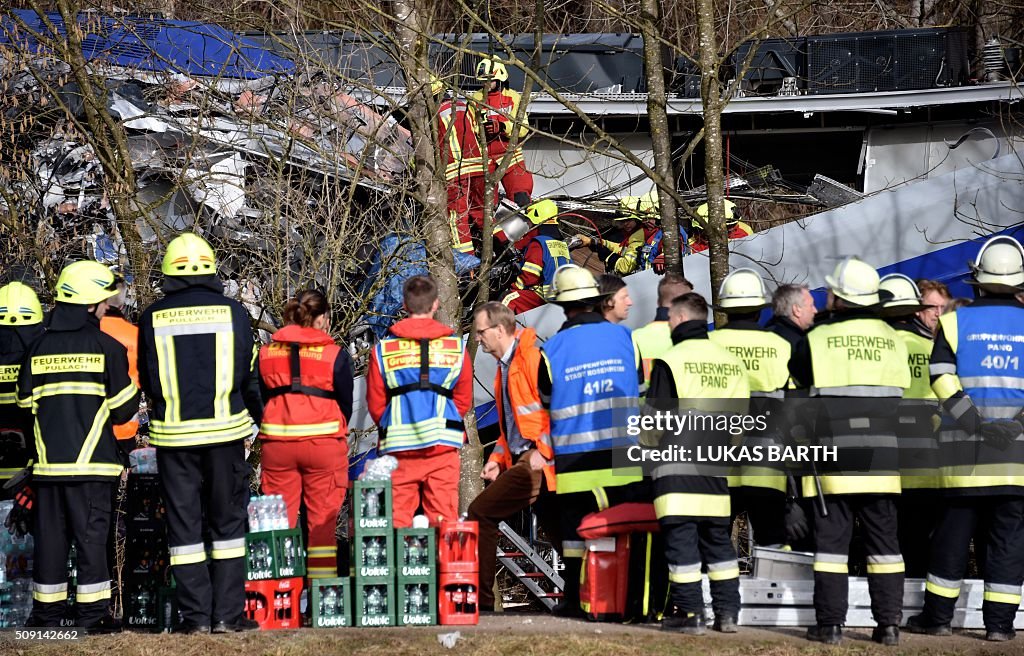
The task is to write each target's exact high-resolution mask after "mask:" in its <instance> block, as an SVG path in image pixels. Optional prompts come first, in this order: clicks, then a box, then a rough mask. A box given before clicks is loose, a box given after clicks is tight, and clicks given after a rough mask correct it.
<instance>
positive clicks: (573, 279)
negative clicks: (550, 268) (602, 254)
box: [554, 264, 606, 303]
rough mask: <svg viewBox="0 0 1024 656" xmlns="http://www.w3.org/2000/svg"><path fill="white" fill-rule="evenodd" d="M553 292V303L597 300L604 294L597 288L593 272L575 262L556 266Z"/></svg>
mask: <svg viewBox="0 0 1024 656" xmlns="http://www.w3.org/2000/svg"><path fill="white" fill-rule="evenodd" d="M554 292H555V300H554V302H555V303H573V302H579V301H594V302H597V300H598V299H599V298H601V297H602V296H606V294H602V293H601V291H600V290H599V289H598V287H597V280H595V279H594V274H592V273H590V271H589V270H587V269H584V268H583V267H580V266H577V265H575V264H563V265H562V266H560V267H558V269H557V270H556V271H555V280H554Z"/></svg>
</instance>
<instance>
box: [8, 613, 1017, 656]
mask: <svg viewBox="0 0 1024 656" xmlns="http://www.w3.org/2000/svg"><path fill="white" fill-rule="evenodd" d="M456 630H457V631H459V632H460V633H461V638H460V639H459V640H458V641H457V643H456V645H455V647H454V648H452V649H450V650H449V649H445V648H444V647H442V646H441V644H440V642H439V641H438V639H437V636H438V635H439V634H443V633H449V632H452V631H456ZM869 636H870V632H869V631H863V630H857V631H849V632H848V633H847V637H846V639H845V641H844V644H843V645H841V646H839V647H825V646H822V645H815V644H813V643H809V642H807V641H805V640H804V639H803V631H802V630H798V629H771V630H766V629H741V630H740V632H739V633H737V634H734V635H722V634H714V633H711V632H709V633H708V635H706V636H704V637H700V638H693V637H684V636H680V635H675V634H666V633H663V632H661V631H659V630H658V629H657V627H656V626H622V625H615V624H592V623H586V622H581V621H570V620H561V619H556V618H552V617H550V616H541V615H531V616H525V615H523V614H520V613H506V614H503V615H498V616H489V617H484V618H482V621H481V623H480V625H479V626H475V627H430V628H400V629H331V630H313V629H304V630H302V631H273V632H261V633H250V634H240V635H230V636H175V635H168V634H162V635H153V634H142V633H124V634H121V635H117V636H97V637H91V638H84V639H82V640H80V641H77V642H51V643H42V642H24V641H23V642H15V641H14V640H13V635H12V634H11V633H9V632H5V633H2V634H0V654H2V655H3V656H36V655H39V656H101V655H102V656H211V655H217V656H220V655H224V656H330V655H333V654H358V655H360V656H378V655H379V656H406V655H409V656H423V655H424V654H438V653H444V654H452V655H453V656H455V655H461V654H465V655H469V654H472V655H473V656H492V655H504V654H509V655H515V656H562V655H564V654H569V655H571V656H619V655H622V656H632V655H636V656H660V655H665V656H674V655H677V654H678V655H680V656H703V655H704V654H708V655H710V654H716V655H719V654H720V655H723V656H804V655H812V654H829V655H851V656H861V655H875V654H877V655H879V656H881V655H882V654H885V655H887V656H897V655H904V654H906V655H914V656H926V655H927V656H960V655H964V656H966V655H968V654H1024V636H1022V637H1021V638H1020V639H1019V640H1018V641H1015V642H1009V643H1001V644H993V643H986V642H984V641H983V640H982V639H981V633H980V632H967V633H962V634H957V635H954V636H953V637H951V638H933V637H925V636H914V635H904V636H903V641H902V644H901V645H900V646H899V647H894V648H893V647H881V646H879V645H876V644H874V643H872V642H871V641H870V639H869Z"/></svg>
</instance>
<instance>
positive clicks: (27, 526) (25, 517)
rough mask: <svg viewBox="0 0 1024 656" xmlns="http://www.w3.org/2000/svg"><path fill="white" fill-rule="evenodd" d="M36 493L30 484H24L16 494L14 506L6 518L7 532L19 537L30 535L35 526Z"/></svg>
mask: <svg viewBox="0 0 1024 656" xmlns="http://www.w3.org/2000/svg"><path fill="white" fill-rule="evenodd" d="M35 502H36V495H35V493H34V492H33V491H32V488H31V487H29V486H28V485H24V486H22V488H21V489H20V490H18V493H17V494H15V495H14V507H13V508H11V512H10V513H8V515H7V519H5V520H4V527H5V528H6V529H7V532H8V533H10V534H11V535H13V536H14V537H17V538H23V537H25V536H26V535H30V534H31V533H32V530H33V528H34V523H35V522H34V517H35V511H34V507H35Z"/></svg>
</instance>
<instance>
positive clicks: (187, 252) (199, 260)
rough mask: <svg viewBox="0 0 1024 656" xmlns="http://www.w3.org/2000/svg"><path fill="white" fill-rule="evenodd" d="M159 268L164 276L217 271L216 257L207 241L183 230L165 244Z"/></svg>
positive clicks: (203, 273) (197, 274)
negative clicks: (165, 247)
mask: <svg viewBox="0 0 1024 656" xmlns="http://www.w3.org/2000/svg"><path fill="white" fill-rule="evenodd" d="M160 270H161V271H162V272H163V274H164V275H165V276H205V275H209V274H213V273H216V272H217V258H216V256H215V255H214V254H213V248H212V247H211V246H210V244H209V242H207V241H206V240H205V239H203V238H202V237H200V236H199V235H197V234H195V233H194V232H183V233H182V234H180V235H178V236H177V237H175V238H174V239H172V240H171V243H169V244H167V252H166V253H164V261H163V264H162V265H161V266H160Z"/></svg>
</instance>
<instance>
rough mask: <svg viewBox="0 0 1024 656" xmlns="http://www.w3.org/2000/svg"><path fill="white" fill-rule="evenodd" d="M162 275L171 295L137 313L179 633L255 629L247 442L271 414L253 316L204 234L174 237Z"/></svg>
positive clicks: (141, 366) (142, 379)
mask: <svg viewBox="0 0 1024 656" xmlns="http://www.w3.org/2000/svg"><path fill="white" fill-rule="evenodd" d="M161 271H162V272H163V274H164V281H163V291H164V297H163V298H162V299H160V300H158V301H156V302H155V303H153V304H152V305H151V306H149V307H148V308H147V309H146V310H145V311H144V312H143V313H142V316H141V317H140V318H139V382H140V383H141V384H142V389H143V390H144V391H145V392H146V397H147V398H148V399H149V402H150V428H149V439H150V443H151V444H152V445H153V446H155V447H156V454H157V464H158V467H159V469H160V484H161V488H162V492H163V497H164V503H165V504H166V506H167V542H168V545H169V547H170V557H171V571H172V573H173V574H174V578H175V580H176V581H177V586H178V587H177V595H178V607H179V609H180V611H181V616H182V622H183V623H182V626H181V627H180V632H182V633H210V632H211V630H212V632H214V633H228V632H234V631H246V630H251V629H256V628H258V626H259V625H258V624H256V623H255V622H252V621H250V620H248V619H246V618H245V617H244V615H243V610H244V607H245V532H246V519H247V518H246V505H247V503H248V496H249V484H248V475H247V474H248V468H247V465H246V462H245V445H244V441H245V440H246V439H247V438H249V437H251V436H252V434H253V422H254V421H255V423H256V424H259V422H260V420H261V418H262V412H263V406H262V403H261V401H260V393H259V379H258V376H257V374H256V372H255V363H256V355H257V353H258V351H257V345H256V342H255V340H254V338H253V332H252V328H251V324H250V318H249V312H248V311H247V310H246V309H245V307H243V306H242V304H241V303H239V302H237V301H235V300H233V299H230V298H226V297H225V296H224V286H223V285H222V284H221V282H220V280H219V279H218V278H217V261H216V257H215V255H214V252H213V249H212V248H211V247H210V244H208V243H207V242H206V240H204V239H203V238H202V237H200V236H199V235H196V234H193V233H189V232H186V233H183V234H181V235H179V236H178V237H176V238H174V239H173V240H172V241H171V243H170V244H168V245H167V252H166V253H165V254H164V259H163V264H162V266H161ZM204 515H205V516H204ZM204 526H205V527H206V528H208V529H209V537H210V543H209V544H207V543H206V542H204V532H203V529H204ZM207 552H209V556H207ZM208 557H209V559H210V560H209V561H208V560H207V558H208Z"/></svg>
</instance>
